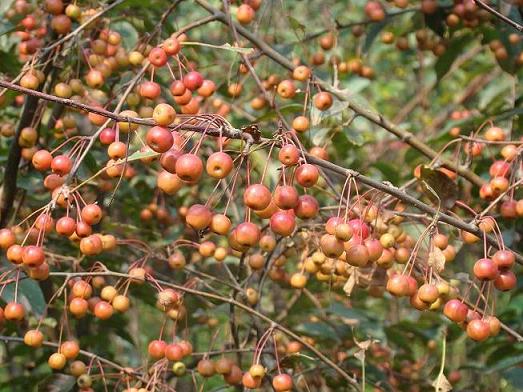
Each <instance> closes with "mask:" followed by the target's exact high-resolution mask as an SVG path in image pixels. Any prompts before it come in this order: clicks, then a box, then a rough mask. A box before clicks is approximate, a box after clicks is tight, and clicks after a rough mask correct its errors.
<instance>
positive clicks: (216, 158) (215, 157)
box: [205, 151, 233, 179]
mask: <svg viewBox="0 0 523 392" xmlns="http://www.w3.org/2000/svg"><path fill="white" fill-rule="evenodd" d="M205 168H206V171H207V174H208V175H209V176H211V177H213V178H217V179H222V178H225V177H227V176H228V175H229V173H230V172H231V170H232V168H233V161H232V158H231V156H230V155H229V154H226V153H224V152H221V151H219V152H215V153H213V154H211V155H210V156H209V158H208V159H207V163H206V165H205Z"/></svg>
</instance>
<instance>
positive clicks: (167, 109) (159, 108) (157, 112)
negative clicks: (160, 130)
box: [153, 103, 176, 126]
mask: <svg viewBox="0 0 523 392" xmlns="http://www.w3.org/2000/svg"><path fill="white" fill-rule="evenodd" d="M175 118H176V111H175V110H174V108H173V107H172V106H171V105H169V104H167V103H160V104H158V105H156V107H155V108H154V111H153V120H154V121H156V123H157V124H158V125H161V126H167V125H170V124H172V123H173V122H174V119H175Z"/></svg>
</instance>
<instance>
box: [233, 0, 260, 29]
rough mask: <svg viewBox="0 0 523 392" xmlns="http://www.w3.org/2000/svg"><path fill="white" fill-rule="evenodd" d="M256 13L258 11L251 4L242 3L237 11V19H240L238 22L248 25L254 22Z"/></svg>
mask: <svg viewBox="0 0 523 392" xmlns="http://www.w3.org/2000/svg"><path fill="white" fill-rule="evenodd" d="M255 15H256V12H255V11H254V9H253V8H252V7H251V6H250V5H249V4H245V3H244V4H242V5H240V6H239V7H238V10H237V11H236V19H238V22H240V23H241V24H242V25H248V24H249V23H251V22H252V20H253V19H254V17H255Z"/></svg>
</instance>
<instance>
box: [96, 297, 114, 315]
mask: <svg viewBox="0 0 523 392" xmlns="http://www.w3.org/2000/svg"><path fill="white" fill-rule="evenodd" d="M113 312H114V310H113V307H112V306H111V304H110V303H108V302H105V301H99V302H98V303H97V304H96V305H95V306H94V315H95V316H96V317H97V318H99V319H100V320H107V319H109V318H111V316H112V315H113Z"/></svg>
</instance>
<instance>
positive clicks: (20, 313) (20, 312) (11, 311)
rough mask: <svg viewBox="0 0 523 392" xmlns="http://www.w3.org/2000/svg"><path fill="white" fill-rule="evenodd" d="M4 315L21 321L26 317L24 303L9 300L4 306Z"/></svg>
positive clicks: (6, 317)
mask: <svg viewBox="0 0 523 392" xmlns="http://www.w3.org/2000/svg"><path fill="white" fill-rule="evenodd" d="M4 317H5V319H6V320H10V321H21V320H23V319H24V317H25V308H24V306H23V305H22V304H19V303H16V302H8V303H7V304H6V305H5V308H4Z"/></svg>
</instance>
